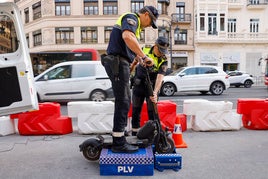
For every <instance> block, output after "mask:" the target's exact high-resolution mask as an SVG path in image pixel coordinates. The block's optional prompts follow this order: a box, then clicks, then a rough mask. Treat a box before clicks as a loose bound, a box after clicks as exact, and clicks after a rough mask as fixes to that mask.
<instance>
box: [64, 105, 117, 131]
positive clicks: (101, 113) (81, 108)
mask: <svg viewBox="0 0 268 179" xmlns="http://www.w3.org/2000/svg"><path fill="white" fill-rule="evenodd" d="M67 108H68V116H69V117H72V118H77V119H78V124H77V126H78V132H79V133H81V134H91V133H110V132H111V131H112V126H113V115H114V103H113V102H112V101H102V102H95V101H74V102H69V103H68V104H67Z"/></svg>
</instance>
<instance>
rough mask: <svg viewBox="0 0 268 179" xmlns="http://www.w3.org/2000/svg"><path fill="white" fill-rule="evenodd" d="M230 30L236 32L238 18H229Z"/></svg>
mask: <svg viewBox="0 0 268 179" xmlns="http://www.w3.org/2000/svg"><path fill="white" fill-rule="evenodd" d="M228 32H236V19H228Z"/></svg>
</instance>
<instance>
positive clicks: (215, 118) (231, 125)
mask: <svg viewBox="0 0 268 179" xmlns="http://www.w3.org/2000/svg"><path fill="white" fill-rule="evenodd" d="M241 127H242V121H241V115H239V114H237V113H236V112H235V111H231V110H227V111H226V110H225V111H217V112H210V111H197V112H196V115H193V116H191V128H192V129H193V130H194V131H220V130H239V129H240V128H241Z"/></svg>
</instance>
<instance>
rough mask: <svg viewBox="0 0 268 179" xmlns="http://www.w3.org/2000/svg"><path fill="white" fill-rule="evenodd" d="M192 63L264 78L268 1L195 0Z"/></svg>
mask: <svg viewBox="0 0 268 179" xmlns="http://www.w3.org/2000/svg"><path fill="white" fill-rule="evenodd" d="M194 2H195V3H194V16H195V23H196V24H195V34H194V36H195V55H194V57H195V60H194V63H195V64H209V65H216V66H221V67H223V69H224V71H232V70H242V71H246V72H248V73H250V74H252V75H253V76H255V77H256V78H258V77H261V76H263V71H264V69H263V66H262V65H259V61H260V59H261V58H265V57H267V55H268V43H267V42H268V19H267V14H268V1H267V0H195V1H194Z"/></svg>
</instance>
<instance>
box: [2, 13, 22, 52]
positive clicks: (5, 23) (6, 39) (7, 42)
mask: <svg viewBox="0 0 268 179" xmlns="http://www.w3.org/2000/svg"><path fill="white" fill-rule="evenodd" d="M13 20H14V19H13V18H10V17H9V16H7V15H4V14H0V54H3V53H13V52H15V51H16V50H17V49H18V47H19V43H18V38H17V34H16V31H15V24H14V21H13Z"/></svg>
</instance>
